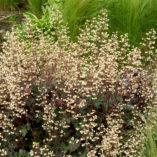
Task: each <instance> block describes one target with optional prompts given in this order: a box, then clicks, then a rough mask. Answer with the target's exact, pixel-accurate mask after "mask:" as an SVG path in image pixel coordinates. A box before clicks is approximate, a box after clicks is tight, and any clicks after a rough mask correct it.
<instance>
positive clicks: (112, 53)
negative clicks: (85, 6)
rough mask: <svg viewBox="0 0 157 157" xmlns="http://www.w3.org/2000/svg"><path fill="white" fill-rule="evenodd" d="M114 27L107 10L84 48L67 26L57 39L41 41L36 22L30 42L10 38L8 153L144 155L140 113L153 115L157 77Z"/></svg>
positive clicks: (1, 83)
mask: <svg viewBox="0 0 157 157" xmlns="http://www.w3.org/2000/svg"><path fill="white" fill-rule="evenodd" d="M56 20H57V19H56ZM107 22H108V19H107V14H106V11H105V10H103V11H102V12H101V13H100V15H99V16H97V17H95V18H93V19H92V20H91V21H87V22H86V24H85V28H84V29H82V30H81V34H80V35H79V37H78V42H76V43H71V42H70V41H69V37H68V36H67V33H66V32H67V30H66V27H65V26H63V27H60V29H61V30H60V31H58V32H57V33H58V34H56V35H58V39H57V40H55V41H54V40H53V39H52V36H51V35H50V36H44V35H43V34H42V32H40V33H39V34H38V38H36V37H35V36H34V34H35V32H33V30H32V31H30V29H29V27H30V28H31V26H30V25H31V24H30V23H28V25H27V23H26V26H27V27H28V30H29V31H28V32H27V34H26V35H25V38H26V39H25V40H24V39H21V38H20V37H19V34H18V33H19V32H12V33H11V34H10V35H9V36H10V41H8V42H6V43H4V50H3V51H4V53H3V54H2V55H1V56H0V69H1V70H0V121H1V123H0V139H1V143H0V155H1V156H7V155H6V154H9V152H12V153H13V152H18V151H19V150H21V149H22V150H25V151H27V152H29V153H30V156H36V157H37V156H45V157H48V156H49V157H53V156H58V157H60V156H61V157H63V156H65V157H66V156H67V157H68V156H88V157H90V156H91V157H92V156H102V157H103V156H104V157H107V156H116V155H124V156H131V155H134V154H136V155H137V154H138V155H140V151H139V150H137V148H138V145H140V142H141V140H140V137H139V134H138V131H137V129H136V127H141V126H142V125H143V124H142V121H141V120H140V118H139V116H138V113H145V112H149V105H151V103H152V98H153V90H152V80H151V76H150V74H149V73H148V71H147V69H146V70H145V69H144V68H143V67H144V66H143V64H144V63H143V62H142V61H143V58H144V56H143V55H142V54H143V51H141V50H140V49H138V48H134V47H133V48H132V47H131V46H130V45H129V44H128V39H127V35H124V36H121V38H120V39H118V37H117V35H116V33H113V35H112V36H109V34H108V33H107V30H108V24H107ZM60 23H62V22H60ZM52 25H53V23H52ZM33 28H34V27H33ZM52 33H54V32H52ZM62 33H63V34H62ZM52 40H53V41H54V42H51V41H52ZM150 46H151V44H150ZM147 66H149V64H147ZM148 69H149V68H148ZM137 124H138V126H137ZM135 132H136V133H137V134H136V135H137V136H135V137H133V133H135ZM135 140H136V142H134V141H135Z"/></svg>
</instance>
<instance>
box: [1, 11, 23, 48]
mask: <svg viewBox="0 0 157 157" xmlns="http://www.w3.org/2000/svg"><path fill="white" fill-rule="evenodd" d="M23 12H24V11H0V51H1V50H2V43H3V42H4V41H5V40H4V38H3V35H4V33H5V32H6V31H10V30H11V28H12V26H13V24H14V23H16V24H19V23H21V22H22V21H23V19H24V17H23ZM14 15H15V16H14ZM11 16H12V17H15V18H13V19H12V20H11V18H10V17H11Z"/></svg>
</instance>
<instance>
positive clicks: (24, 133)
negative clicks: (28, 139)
mask: <svg viewBox="0 0 157 157" xmlns="http://www.w3.org/2000/svg"><path fill="white" fill-rule="evenodd" d="M28 130H29V125H28V124H26V125H24V126H22V127H21V129H20V132H21V134H22V136H23V137H25V136H26V134H27V132H28Z"/></svg>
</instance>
